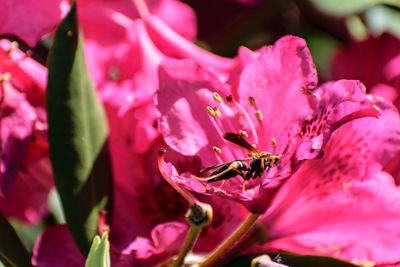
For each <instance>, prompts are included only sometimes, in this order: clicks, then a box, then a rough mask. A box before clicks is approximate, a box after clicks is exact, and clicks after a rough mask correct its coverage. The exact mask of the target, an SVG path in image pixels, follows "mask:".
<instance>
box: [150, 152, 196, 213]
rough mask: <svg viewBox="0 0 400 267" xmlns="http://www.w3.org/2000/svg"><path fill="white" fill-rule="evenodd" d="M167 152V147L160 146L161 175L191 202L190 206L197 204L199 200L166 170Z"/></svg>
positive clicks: (159, 166) (159, 164) (159, 163)
mask: <svg viewBox="0 0 400 267" xmlns="http://www.w3.org/2000/svg"><path fill="white" fill-rule="evenodd" d="M165 153H166V149H165V148H160V149H159V150H158V169H159V171H160V173H161V176H162V177H163V178H164V179H165V181H167V183H169V184H170V185H171V186H172V187H173V188H174V189H175V190H176V191H177V192H178V193H179V194H180V195H181V196H182V197H183V198H184V199H185V200H186V201H187V202H188V203H189V206H193V205H195V204H196V203H197V202H198V201H197V199H196V198H195V197H194V196H193V195H192V194H191V193H190V192H189V191H187V190H186V189H185V188H183V187H180V186H179V185H177V184H176V183H174V182H173V181H172V178H171V177H170V176H169V175H168V174H167V173H166V172H165V169H164V156H165Z"/></svg>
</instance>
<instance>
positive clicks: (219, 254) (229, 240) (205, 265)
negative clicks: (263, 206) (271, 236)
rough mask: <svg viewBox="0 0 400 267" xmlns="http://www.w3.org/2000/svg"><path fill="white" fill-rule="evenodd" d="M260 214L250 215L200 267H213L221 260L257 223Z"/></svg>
mask: <svg viewBox="0 0 400 267" xmlns="http://www.w3.org/2000/svg"><path fill="white" fill-rule="evenodd" d="M259 216H260V214H257V213H250V215H249V216H248V217H247V218H246V220H244V222H243V223H242V224H241V225H240V226H239V227H238V228H237V229H236V230H235V231H234V232H233V233H232V234H231V235H230V236H229V237H228V238H227V239H226V240H225V241H224V242H223V243H222V244H221V245H220V246H219V247H218V248H217V249H216V250H215V251H214V252H213V253H212V254H211V255H210V256H209V257H208V258H207V259H206V260H205V261H204V262H203V263H202V264H201V265H200V267H208V266H212V265H213V264H214V263H215V262H216V261H218V260H219V258H221V257H222V256H223V255H224V254H225V253H226V252H227V251H228V250H229V249H230V248H231V247H232V246H233V245H234V244H235V242H236V241H238V240H239V238H240V237H241V236H242V235H243V234H244V233H246V232H247V230H249V228H250V227H251V226H252V225H253V224H254V223H255V222H256V221H257V219H258V217H259Z"/></svg>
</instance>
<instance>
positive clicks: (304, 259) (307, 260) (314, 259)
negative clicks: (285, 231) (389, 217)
mask: <svg viewBox="0 0 400 267" xmlns="http://www.w3.org/2000/svg"><path fill="white" fill-rule="evenodd" d="M260 255H262V254H253V255H246V256H240V257H238V258H236V259H234V260H233V261H231V262H230V263H228V264H227V265H225V267H239V266H250V265H251V261H252V260H253V259H254V258H256V257H258V256H260ZM268 255H269V256H270V257H271V259H274V258H275V257H276V256H277V254H276V253H268ZM279 255H280V258H281V259H282V261H281V263H282V264H285V265H288V266H290V267H310V266H324V267H356V265H354V264H351V263H349V262H345V261H341V260H338V259H335V258H331V257H322V256H314V255H295V254H290V253H279Z"/></svg>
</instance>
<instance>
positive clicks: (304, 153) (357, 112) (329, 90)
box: [296, 80, 379, 160]
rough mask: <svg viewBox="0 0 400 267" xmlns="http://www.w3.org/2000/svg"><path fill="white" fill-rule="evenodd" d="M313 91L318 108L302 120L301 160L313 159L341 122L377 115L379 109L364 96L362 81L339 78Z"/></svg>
mask: <svg viewBox="0 0 400 267" xmlns="http://www.w3.org/2000/svg"><path fill="white" fill-rule="evenodd" d="M313 94H314V95H315V96H313V98H314V99H313V100H315V101H317V104H316V106H315V110H314V112H313V113H312V114H310V115H309V116H308V117H307V118H306V120H305V121H304V122H303V125H302V129H301V131H300V133H299V135H300V137H301V141H300V142H301V144H300V146H299V147H298V148H297V152H296V157H297V159H298V160H304V159H313V158H316V157H318V156H322V155H321V149H322V148H323V146H325V144H326V143H327V141H328V140H329V138H330V136H331V134H332V133H333V132H334V131H335V130H336V129H337V128H338V127H340V126H341V125H343V124H344V123H347V122H349V121H351V120H354V119H359V118H362V117H368V116H372V117H378V116H379V111H378V110H376V109H375V108H374V106H373V103H372V101H371V100H370V99H369V98H368V97H367V96H366V95H365V86H364V85H363V84H362V83H361V82H359V81H353V80H340V81H336V82H328V83H325V84H323V85H322V86H320V87H318V89H316V90H315V91H314V92H313Z"/></svg>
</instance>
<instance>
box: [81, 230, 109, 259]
mask: <svg viewBox="0 0 400 267" xmlns="http://www.w3.org/2000/svg"><path fill="white" fill-rule="evenodd" d="M85 267H110V243H109V242H108V233H107V232H104V234H103V236H102V237H101V240H100V237H99V236H98V235H97V236H95V238H94V239H93V243H92V247H91V248H90V251H89V255H88V257H87V260H86V264H85Z"/></svg>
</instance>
